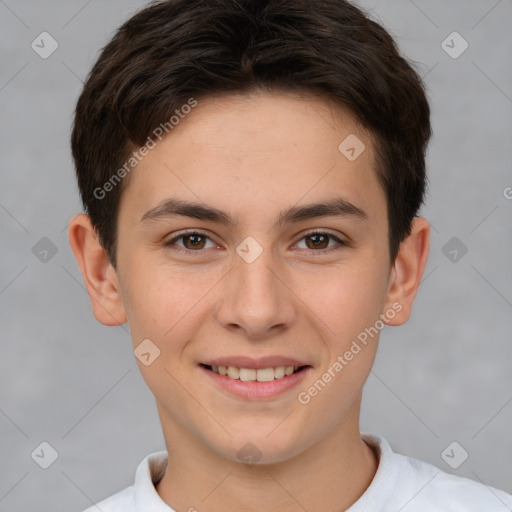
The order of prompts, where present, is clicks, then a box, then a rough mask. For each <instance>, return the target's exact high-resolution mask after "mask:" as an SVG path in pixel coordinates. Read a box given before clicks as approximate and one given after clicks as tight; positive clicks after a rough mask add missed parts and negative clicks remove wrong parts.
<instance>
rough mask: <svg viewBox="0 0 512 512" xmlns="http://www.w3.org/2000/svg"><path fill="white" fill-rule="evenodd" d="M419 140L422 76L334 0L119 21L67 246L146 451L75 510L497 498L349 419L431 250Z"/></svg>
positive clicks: (437, 505)
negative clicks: (146, 414)
mask: <svg viewBox="0 0 512 512" xmlns="http://www.w3.org/2000/svg"><path fill="white" fill-rule="evenodd" d="M430 135H431V128H430V122H429V105H428V102H427V99H426V96H425V92H424V88H423V85H422V83H421V80H420V79H419V77H418V76H417V74H416V73H415V71H414V70H413V69H412V68H411V66H410V65H409V64H408V63H407V62H406V60H405V59H404V58H402V57H401V56H400V55H399V53H398V51H397V48H396V46H395V44H394V42H393V40H392V38H391V37H390V36H389V34H388V33H387V32H386V31H385V30H384V29H383V28H382V27H381V26H380V25H378V24H376V23H375V22H373V21H371V20H370V19H369V18H368V17H366V15H365V14H364V13H363V12H362V11H361V10H360V9H358V8H357V7H355V6H354V5H352V4H350V3H348V2H346V1H343V0H329V1H327V0H323V1H320V0H315V1H312V0H308V1H303V2H297V1H292V0H267V1H257V0H206V1H199V0H173V1H166V2H161V3H157V4H152V5H150V6H149V7H147V8H145V9H144V10H142V11H141V12H139V13H138V14H136V15H135V16H133V17H132V18H131V19H130V20H128V21H127V22H126V23H125V24H124V25H123V26H122V27H121V28H120V29H119V31H118V32H117V33H116V35H115V37H114V38H113V40H112V41H111V42H110V43H109V44H108V45H107V46H106V47H105V48H104V50H103V52H102V53H101V55H100V57H99V60H98V62H97V63H96V65H95V66H94V68H93V69H92V71H91V74H90V76H89V77H88V80H87V82H86V84H85V86H84V90H83V92H82V95H81V96H80V99H79V101H78V104H77V109H76V117H75V122H74V129H73V135H72V149H73V156H74V158H75V163H76V168H77V176H78V183H79V187H80V193H81V197H82V200H83V203H84V206H85V211H86V213H85V214H79V215H77V216H75V217H74V218H73V220H72V222H71V224H70V228H69V239H70V243H71V247H72V249H73V251H74V254H75V256H76V258H77V261H78V264H79V266H80V269H81V272H82V275H83V278H84V281H85V284H86V286H87V289H88V291H89V294H90V296H91V301H92V306H93V310H94V314H95V316H96V318H97V320H98V321H99V322H101V323H103V324H105V325H119V324H122V323H124V322H128V323H129V326H130V332H131V335H132V338H133V347H134V353H135V356H136V357H137V361H138V364H139V367H140V370H141V372H142V375H143V377H144V379H145V381H146V382H147V384H148V386H149V388H150V389H151V391H152V392H153V394H154V396H155V398H156V404H157V408H158V413H159V416H160V420H161V423H162V429H163V433H164V437H165V441H166V451H162V452H157V453H154V454H151V455H149V456H148V457H147V458H146V459H144V460H143V461H142V462H141V464H140V465H139V467H138V469H137V471H136V475H135V483H134V485H133V486H130V487H128V488H126V489H124V490H122V491H120V492H118V493H117V494H115V495H113V496H111V497H110V498H107V499H105V500H104V501H102V502H100V503H98V504H97V506H93V507H91V508H90V509H89V510H91V511H92V510H97V509H100V510H102V511H103V512H111V511H122V512H132V511H144V512H149V511H155V512H158V511H162V512H163V511H166V510H167V511H169V510H175V511H194V510H197V511H199V512H207V511H221V510H222V511H226V510H229V511H230V510H233V511H240V510H269V511H276V512H277V511H279V512H288V511H289V512H291V511H299V510H301V511H303V510H308V511H318V510H325V511H333V512H334V511H341V510H349V511H350V512H360V511H370V510H371V511H381V510H382V511H386V512H387V511H399V510H400V511H415V512H427V511H428V512H434V511H439V512H441V511H442V512H447V511H463V510H464V511H469V510H471V511H486V512H491V511H506V510H511V509H512V496H510V495H508V494H506V493H505V492H502V491H499V490H496V489H491V488H489V487H486V486H485V485H483V484H480V483H477V482H474V481H472V480H468V479H464V478H460V477H455V476H452V475H449V474H447V473H444V472H442V471H441V470H439V469H438V468H436V467H434V466H431V465H429V464H427V463H424V462H421V461H418V460H414V459H411V458H408V457H405V456H402V455H398V454H395V453H393V452H392V451H391V449H390V446H389V445H388V443H387V442H386V440H385V439H383V438H381V437H378V436H371V435H361V433H360V430H359V412H360V404H361V394H362V388H363V385H364V383H365V380H366V378H367V377H368V374H369V372H370V369H371V367H372V364H373V361H374V357H375V354H376V350H377V342H378V335H379V332H380V330H381V329H382V328H383V327H384V325H400V324H403V323H404V322H406V321H407V319H408V318H409V315H410V312H411V308H412V303H413V300H414V298H415V295H416V293H417V291H418V287H419V284H420V281H421V277H422V275H423V271H424V268H425V264H426V260H427V255H428V250H429V225H428V223H427V222H426V220H425V219H423V218H420V217H417V216H416V215H417V213H418V210H419V208H420V206H421V204H422V202H423V196H424V189H425V182H426V178H425V160H424V157H425V150H426V147H427V143H428V140H429V137H430Z"/></svg>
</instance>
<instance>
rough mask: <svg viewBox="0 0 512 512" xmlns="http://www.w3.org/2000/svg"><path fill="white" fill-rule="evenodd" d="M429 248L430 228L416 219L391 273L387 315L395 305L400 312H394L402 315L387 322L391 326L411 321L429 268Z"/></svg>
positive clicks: (422, 219)
mask: <svg viewBox="0 0 512 512" xmlns="http://www.w3.org/2000/svg"><path fill="white" fill-rule="evenodd" d="M429 248H430V225H429V224H428V222H427V221H426V219H424V218H422V217H416V218H414V219H413V222H412V228H411V234H410V235H409V236H408V237H407V238H406V239H405V240H404V241H403V242H402V243H401V244H400V249H399V251H398V255H397V257H396V259H395V261H394V263H393V268H392V269H391V273H390V281H389V289H388V296H387V301H386V311H387V310H388V309H389V308H392V307H393V304H396V303H398V304H400V305H401V308H397V307H396V305H395V307H394V309H395V310H398V309H400V311H399V312H398V313H396V314H395V315H394V316H393V318H388V319H387V320H384V321H385V323H387V324H388V325H402V324H403V323H405V322H407V320H408V319H409V317H410V315H411V311H412V304H413V302H414V298H415V297H416V294H417V292H418V289H419V286H420V283H421V279H422V276H423V272H424V270H425V266H426V264H427V258H428V252H429ZM383 313H385V311H384V312H383Z"/></svg>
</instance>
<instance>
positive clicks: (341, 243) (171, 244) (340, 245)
mask: <svg viewBox="0 0 512 512" xmlns="http://www.w3.org/2000/svg"><path fill="white" fill-rule="evenodd" d="M190 235H199V236H202V237H204V238H207V239H209V240H211V239H210V237H209V236H208V235H207V234H206V233H203V232H201V231H196V230H192V231H186V232H183V233H180V234H179V235H177V236H175V237H174V238H172V239H171V240H168V241H167V242H165V243H164V246H165V247H166V248H167V249H170V250H171V251H174V252H185V253H189V254H194V253H195V254H197V255H198V256H200V255H201V254H202V253H203V252H204V251H206V249H199V250H197V251H193V250H191V249H183V248H176V247H174V244H175V242H177V241H178V240H180V239H181V238H184V237H186V236H190ZM314 235H327V236H328V237H329V238H330V239H332V240H335V241H336V242H338V247H330V248H328V249H319V250H315V249H300V250H306V251H309V252H313V253H320V254H325V253H329V252H331V251H339V250H341V249H343V248H344V247H350V244H349V243H348V242H345V241H343V240H340V239H339V238H338V237H337V236H335V235H333V234H331V233H329V232H326V231H320V230H316V231H315V230H314V231H310V232H308V233H305V234H304V235H303V236H302V238H301V239H300V240H298V241H297V242H296V243H299V242H301V241H302V240H304V239H305V238H308V237H311V236H314Z"/></svg>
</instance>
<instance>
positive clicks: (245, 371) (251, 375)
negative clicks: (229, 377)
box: [239, 368, 256, 381]
mask: <svg viewBox="0 0 512 512" xmlns="http://www.w3.org/2000/svg"><path fill="white" fill-rule="evenodd" d="M239 374H240V380H243V381H248V380H256V370H255V369H254V368H253V369H252V370H250V369H249V368H240V372H239Z"/></svg>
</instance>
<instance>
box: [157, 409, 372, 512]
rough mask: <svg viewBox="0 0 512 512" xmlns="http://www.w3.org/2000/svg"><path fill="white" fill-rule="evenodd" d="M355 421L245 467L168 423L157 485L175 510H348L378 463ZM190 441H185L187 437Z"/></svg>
mask: <svg viewBox="0 0 512 512" xmlns="http://www.w3.org/2000/svg"><path fill="white" fill-rule="evenodd" d="M354 412H355V413H356V421H355V424H354V421H352V422H350V421H349V422H348V424H349V425H350V424H351V425H353V426H355V428H348V427H347V425H346V424H343V425H339V426H337V427H335V428H334V429H332V430H331V431H330V432H329V434H328V435H327V436H325V437H324V438H322V439H321V440H319V441H318V442H317V443H315V444H313V445H312V446H310V447H309V448H308V449H306V450H305V451H303V452H301V453H300V454H298V455H297V456H295V457H293V458H291V459H289V460H286V461H284V462H280V463H276V464H261V465H260V464H256V465H252V466H247V465H245V464H242V463H240V462H234V461H232V460H229V459H226V458H224V457H221V456H219V455H218V454H217V453H213V452H212V451H211V450H209V449H207V448H206V447H205V446H204V445H203V444H201V443H199V442H198V440H197V438H194V437H193V436H191V435H190V433H187V432H184V431H183V430H182V429H181V427H179V426H177V425H175V424H170V423H168V422H167V423H166V428H165V429H164V435H165V438H166V445H167V451H168V454H169V461H168V465H167V469H166V472H165V475H164V476H163V478H162V479H161V480H160V482H159V483H158V485H157V486H156V490H157V492H158V494H159V495H160V497H161V498H162V500H163V501H164V502H165V503H167V504H168V505H169V506H170V507H172V508H174V509H175V510H186V511H188V510H191V511H193V510H194V509H197V510H199V511H201V512H213V511H219V510H235V509H236V510H251V509H252V510H254V509H258V510H269V511H279V512H292V511H299V510H325V511H326V512H328V511H338V510H345V509H346V508H348V507H350V506H351V505H352V504H353V503H354V502H356V501H357V500H358V499H359V497H360V496H361V495H362V494H363V493H364V491H365V490H366V489H367V488H368V486H369V485H370V483H371V481H372V479H373V477H374V475H375V472H376V470H377V466H378V461H377V459H376V457H375V454H374V453H373V451H372V450H371V448H370V447H369V446H368V445H367V444H366V443H365V442H364V441H363V440H362V439H361V437H360V433H359V424H358V421H357V420H358V418H359V408H357V411H354ZM184 436H185V437H186V440H185V439H184Z"/></svg>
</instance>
